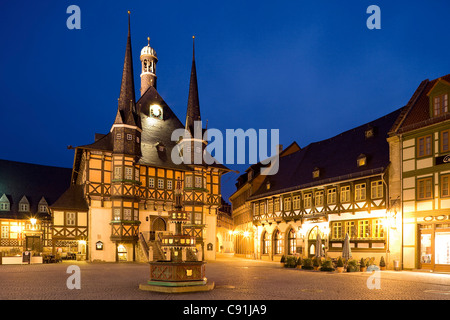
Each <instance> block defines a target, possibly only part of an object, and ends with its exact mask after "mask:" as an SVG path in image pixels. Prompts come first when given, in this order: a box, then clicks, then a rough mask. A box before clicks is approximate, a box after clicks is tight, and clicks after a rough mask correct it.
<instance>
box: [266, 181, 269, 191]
mask: <svg viewBox="0 0 450 320" xmlns="http://www.w3.org/2000/svg"><path fill="white" fill-rule="evenodd" d="M266 189H267V190H270V181H267V182H266Z"/></svg>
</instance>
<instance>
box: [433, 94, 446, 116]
mask: <svg viewBox="0 0 450 320" xmlns="http://www.w3.org/2000/svg"><path fill="white" fill-rule="evenodd" d="M433 104H434V106H433V110H434V112H433V115H434V116H435V117H438V116H441V115H444V114H446V113H447V112H448V94H441V95H439V96H436V97H434V99H433Z"/></svg>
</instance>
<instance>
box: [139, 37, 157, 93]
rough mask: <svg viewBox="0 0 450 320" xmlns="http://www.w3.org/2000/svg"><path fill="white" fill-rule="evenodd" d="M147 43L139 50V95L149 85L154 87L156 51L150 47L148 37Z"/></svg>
mask: <svg viewBox="0 0 450 320" xmlns="http://www.w3.org/2000/svg"><path fill="white" fill-rule="evenodd" d="M147 40H148V45H147V46H145V47H144V48H142V50H141V65H142V69H141V70H142V71H141V96H142V95H143V94H144V93H145V91H147V89H148V88H149V87H154V88H155V89H156V63H157V62H158V58H157V57H156V51H155V50H154V49H153V48H152V47H150V38H147Z"/></svg>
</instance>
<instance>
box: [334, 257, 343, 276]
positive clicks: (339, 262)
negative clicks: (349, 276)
mask: <svg viewBox="0 0 450 320" xmlns="http://www.w3.org/2000/svg"><path fill="white" fill-rule="evenodd" d="M336 270H337V271H338V272H339V273H341V272H344V261H343V260H342V257H339V258H338V260H337V262H336Z"/></svg>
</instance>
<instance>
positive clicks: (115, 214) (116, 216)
mask: <svg viewBox="0 0 450 320" xmlns="http://www.w3.org/2000/svg"><path fill="white" fill-rule="evenodd" d="M113 220H116V221H118V220H120V209H119V208H115V209H114V211H113Z"/></svg>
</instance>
